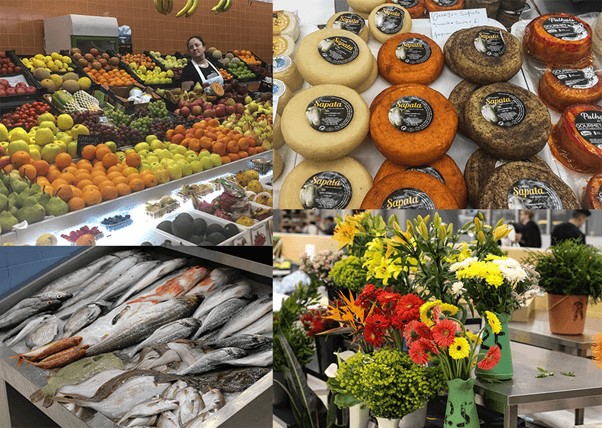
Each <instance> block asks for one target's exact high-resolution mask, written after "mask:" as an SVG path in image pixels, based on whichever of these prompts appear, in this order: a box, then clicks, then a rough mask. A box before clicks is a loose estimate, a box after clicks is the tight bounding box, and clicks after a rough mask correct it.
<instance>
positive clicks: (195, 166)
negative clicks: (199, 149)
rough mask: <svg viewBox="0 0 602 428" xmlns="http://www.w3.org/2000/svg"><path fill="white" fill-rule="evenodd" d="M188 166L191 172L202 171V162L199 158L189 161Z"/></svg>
mask: <svg viewBox="0 0 602 428" xmlns="http://www.w3.org/2000/svg"><path fill="white" fill-rule="evenodd" d="M190 167H191V168H192V172H193V173H194V174H196V173H197V172H203V163H202V162H201V161H200V160H193V161H192V162H190Z"/></svg>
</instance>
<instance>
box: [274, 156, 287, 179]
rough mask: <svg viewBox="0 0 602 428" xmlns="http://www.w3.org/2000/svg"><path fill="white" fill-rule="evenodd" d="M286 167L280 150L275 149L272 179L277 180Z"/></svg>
mask: <svg viewBox="0 0 602 428" xmlns="http://www.w3.org/2000/svg"><path fill="white" fill-rule="evenodd" d="M283 169H284V160H283V159H282V156H280V153H278V150H274V159H273V161H272V181H275V180H277V179H278V177H280V174H282V170H283Z"/></svg>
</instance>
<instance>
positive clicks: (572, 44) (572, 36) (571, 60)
mask: <svg viewBox="0 0 602 428" xmlns="http://www.w3.org/2000/svg"><path fill="white" fill-rule="evenodd" d="M523 48H524V50H525V54H527V55H529V56H531V57H533V58H534V59H536V60H538V61H541V62H543V63H544V64H547V65H552V66H559V65H568V66H576V67H579V66H580V65H583V66H585V65H587V64H588V63H589V62H591V49H592V30H591V28H590V26H589V25H588V24H587V22H585V21H583V20H582V19H579V18H577V17H576V16H573V15H570V14H568V13H550V14H547V15H541V16H539V17H537V18H535V19H534V20H532V21H531V22H530V23H529V25H527V27H526V28H525V34H524V36H523Z"/></svg>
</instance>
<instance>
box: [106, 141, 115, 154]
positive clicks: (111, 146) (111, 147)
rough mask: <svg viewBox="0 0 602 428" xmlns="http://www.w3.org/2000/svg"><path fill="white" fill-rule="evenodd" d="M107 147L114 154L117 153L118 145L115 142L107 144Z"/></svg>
mask: <svg viewBox="0 0 602 428" xmlns="http://www.w3.org/2000/svg"><path fill="white" fill-rule="evenodd" d="M105 146H107V147H108V148H109V149H111V151H112V152H113V153H116V152H117V144H116V143H115V141H107V142H105Z"/></svg>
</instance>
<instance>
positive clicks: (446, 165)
mask: <svg viewBox="0 0 602 428" xmlns="http://www.w3.org/2000/svg"><path fill="white" fill-rule="evenodd" d="M408 170H409V171H418V172H423V173H425V174H429V175H431V176H433V177H435V178H436V179H437V180H439V181H440V182H442V183H443V184H445V185H446V186H447V187H448V188H449V190H450V191H451V193H452V195H454V197H455V198H456V202H457V203H458V207H460V208H466V201H467V197H468V194H467V191H466V183H465V182H464V176H463V175H462V171H460V168H458V165H457V164H456V162H454V160H453V159H452V158H451V157H449V156H448V155H443V157H441V159H437V160H436V161H435V162H431V163H430V164H428V165H421V166H414V167H409V166H406V165H397V164H395V163H393V162H391V161H390V160H388V159H387V160H385V161H384V162H383V164H382V165H381V166H380V168H379V169H378V172H377V173H376V175H375V176H374V183H378V182H379V181H380V180H382V179H383V178H384V177H386V176H388V175H391V174H396V173H399V172H404V171H408Z"/></svg>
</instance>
